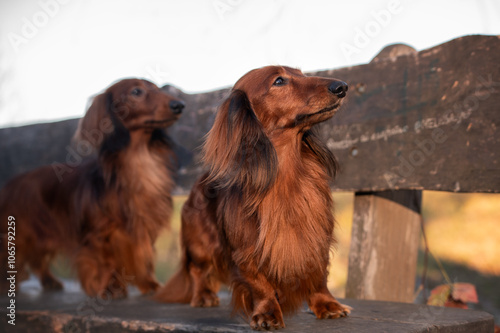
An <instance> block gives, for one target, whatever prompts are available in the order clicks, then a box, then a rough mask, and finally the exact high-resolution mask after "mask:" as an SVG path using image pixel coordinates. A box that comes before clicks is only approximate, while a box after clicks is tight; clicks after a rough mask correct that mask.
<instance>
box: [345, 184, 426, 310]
mask: <svg viewBox="0 0 500 333" xmlns="http://www.w3.org/2000/svg"><path fill="white" fill-rule="evenodd" d="M421 202H422V192H421V191H416V190H400V191H385V192H370V193H356V195H355V197H354V214H353V223H352V233H351V249H350V252H349V267H348V276H347V285H346V296H347V297H348V298H356V299H368V300H381V301H394V302H407V303H411V302H413V294H414V287H415V276H416V269H417V257H418V245H419V240H420V237H419V236H420V219H421V216H420V209H421Z"/></svg>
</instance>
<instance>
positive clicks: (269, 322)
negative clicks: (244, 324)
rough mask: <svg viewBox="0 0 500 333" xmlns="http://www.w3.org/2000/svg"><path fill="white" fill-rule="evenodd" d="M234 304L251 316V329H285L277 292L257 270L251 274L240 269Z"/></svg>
mask: <svg viewBox="0 0 500 333" xmlns="http://www.w3.org/2000/svg"><path fill="white" fill-rule="evenodd" d="M233 303H234V304H235V305H236V306H237V307H242V308H243V309H244V311H245V312H246V313H247V314H248V315H250V327H251V328H252V329H254V330H259V331H260V330H269V329H279V328H283V327H285V322H284V321H283V313H282V311H281V307H280V305H279V302H278V299H277V297H276V290H275V289H274V288H273V286H272V285H271V284H270V283H269V282H268V281H267V279H266V277H265V276H264V275H263V274H260V273H258V272H257V270H252V272H251V273H250V272H243V271H242V270H241V269H240V271H239V274H238V276H237V277H235V279H234V280H233Z"/></svg>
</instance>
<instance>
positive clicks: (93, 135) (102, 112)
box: [72, 93, 114, 150]
mask: <svg viewBox="0 0 500 333" xmlns="http://www.w3.org/2000/svg"><path fill="white" fill-rule="evenodd" d="M110 98H111V94H110V93H102V94H100V95H97V96H96V97H94V99H93V101H92V104H91V105H90V107H89V108H88V110H87V112H86V113H85V115H84V116H83V118H81V119H80V121H79V122H78V128H77V130H76V132H75V135H74V136H73V139H72V141H73V142H74V143H77V142H83V141H84V142H86V143H87V144H90V146H92V148H93V149H95V150H98V149H99V147H101V145H102V143H103V142H104V139H105V138H106V137H107V136H108V135H109V134H111V133H112V132H113V130H114V125H113V121H112V120H111V118H110V112H109V107H110V102H109V99H110Z"/></svg>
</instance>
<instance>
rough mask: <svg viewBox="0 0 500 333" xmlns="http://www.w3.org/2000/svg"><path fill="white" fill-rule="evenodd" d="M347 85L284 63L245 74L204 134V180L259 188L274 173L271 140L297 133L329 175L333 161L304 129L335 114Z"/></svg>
mask: <svg viewBox="0 0 500 333" xmlns="http://www.w3.org/2000/svg"><path fill="white" fill-rule="evenodd" d="M347 89H348V87H347V84H346V83H345V82H343V81H340V80H335V79H326V78H320V77H310V76H305V75H304V74H302V72H301V71H299V70H297V69H293V68H289V67H282V66H268V67H263V68H259V69H254V70H252V71H250V72H248V73H247V74H245V75H244V76H243V77H242V78H241V79H239V80H238V81H237V82H236V84H235V85H234V87H233V90H232V91H231V94H230V96H229V97H228V98H227V99H226V100H225V101H224V103H223V104H222V106H221V107H220V108H219V112H218V114H217V116H216V119H215V122H214V126H213V128H212V129H211V131H210V132H209V134H208V135H207V140H206V143H205V146H204V161H205V163H206V164H207V165H208V166H209V167H210V175H211V176H210V178H209V179H211V180H217V181H218V183H219V184H221V186H224V187H227V186H232V185H239V186H243V187H245V188H253V189H255V191H265V190H266V189H267V188H268V187H269V186H270V185H271V184H272V183H273V182H274V179H275V176H276V173H277V164H278V161H277V154H276V150H275V146H274V145H273V143H272V141H276V140H279V139H280V138H282V139H283V140H286V138H290V137H293V136H294V135H297V136H299V135H300V136H301V137H302V141H303V143H304V144H305V145H306V146H307V147H308V148H307V149H309V150H310V151H311V152H312V153H313V154H314V155H316V156H317V160H318V161H319V163H321V164H323V165H324V166H325V167H326V168H327V169H328V172H329V174H330V175H332V176H333V174H334V173H335V169H336V166H335V159H334V157H333V155H332V154H331V152H330V151H329V150H328V149H327V148H326V147H325V146H324V145H322V144H321V143H320V141H319V140H318V139H316V138H315V136H314V135H313V134H312V132H310V128H311V127H312V126H313V125H314V124H317V123H319V122H322V121H325V120H327V119H329V118H331V117H332V116H333V115H334V114H335V112H336V111H337V110H338V108H339V107H340V105H341V103H342V99H343V98H344V97H345V96H346V92H347ZM285 133H287V134H286V135H285ZM283 140H282V141H283Z"/></svg>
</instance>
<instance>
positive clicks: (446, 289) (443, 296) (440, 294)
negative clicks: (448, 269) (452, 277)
mask: <svg viewBox="0 0 500 333" xmlns="http://www.w3.org/2000/svg"><path fill="white" fill-rule="evenodd" d="M449 297H450V286H449V285H447V284H442V285H439V286H437V287H436V288H434V289H432V290H431V295H430V296H429V299H428V300H427V305H434V306H445V304H446V302H447V301H448V299H449Z"/></svg>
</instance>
